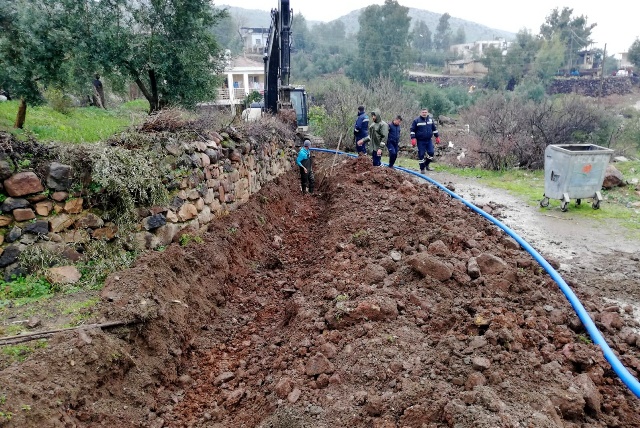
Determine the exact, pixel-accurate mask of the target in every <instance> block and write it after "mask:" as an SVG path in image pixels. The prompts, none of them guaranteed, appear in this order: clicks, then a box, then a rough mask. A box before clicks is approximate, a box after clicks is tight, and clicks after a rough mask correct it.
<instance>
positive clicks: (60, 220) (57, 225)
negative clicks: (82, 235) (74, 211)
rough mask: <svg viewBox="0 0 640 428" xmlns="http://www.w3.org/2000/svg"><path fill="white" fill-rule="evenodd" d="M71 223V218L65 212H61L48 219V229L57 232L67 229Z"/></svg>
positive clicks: (72, 221)
mask: <svg viewBox="0 0 640 428" xmlns="http://www.w3.org/2000/svg"><path fill="white" fill-rule="evenodd" d="M73 223H74V219H73V218H71V217H69V216H68V215H67V214H61V215H59V216H56V217H53V218H51V219H49V230H50V231H51V232H54V233H58V232H61V231H63V230H65V229H68V228H69V227H70V226H71V225H72V224H73Z"/></svg>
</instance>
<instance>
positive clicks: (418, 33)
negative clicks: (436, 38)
mask: <svg viewBox="0 0 640 428" xmlns="http://www.w3.org/2000/svg"><path fill="white" fill-rule="evenodd" d="M411 47H412V48H413V49H414V50H415V51H418V52H426V51H430V50H431V49H433V42H432V40H431V30H429V26H428V25H427V24H426V23H425V22H424V21H422V20H418V22H416V25H415V26H414V27H413V30H412V31H411Z"/></svg>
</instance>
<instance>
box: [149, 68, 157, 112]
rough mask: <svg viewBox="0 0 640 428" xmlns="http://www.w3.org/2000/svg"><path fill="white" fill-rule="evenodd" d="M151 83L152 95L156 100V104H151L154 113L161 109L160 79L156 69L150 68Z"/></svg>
mask: <svg viewBox="0 0 640 428" xmlns="http://www.w3.org/2000/svg"><path fill="white" fill-rule="evenodd" d="M149 85H150V86H151V95H152V96H153V101H154V104H153V105H152V106H151V113H153V112H154V111H158V110H160V103H159V102H158V101H159V100H158V81H157V79H156V72H155V70H154V69H150V70H149Z"/></svg>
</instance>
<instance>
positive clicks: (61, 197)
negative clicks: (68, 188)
mask: <svg viewBox="0 0 640 428" xmlns="http://www.w3.org/2000/svg"><path fill="white" fill-rule="evenodd" d="M68 197H69V193H67V192H54V193H53V195H51V199H53V200H54V201H56V202H63V201H65V200H66V199H67V198H68Z"/></svg>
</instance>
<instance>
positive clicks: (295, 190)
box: [0, 156, 640, 428]
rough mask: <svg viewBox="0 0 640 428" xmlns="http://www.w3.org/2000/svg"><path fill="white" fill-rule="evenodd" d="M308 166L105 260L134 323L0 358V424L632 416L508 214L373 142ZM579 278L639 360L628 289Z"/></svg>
mask: <svg viewBox="0 0 640 428" xmlns="http://www.w3.org/2000/svg"><path fill="white" fill-rule="evenodd" d="M322 160H324V161H326V162H331V161H332V158H329V157H326V158H322V156H319V157H318V161H319V162H318V164H320V163H321V162H320V161H322ZM318 169H319V170H320V169H321V168H318ZM326 171H328V169H327V170H326ZM326 171H325V172H326ZM318 178H319V182H320V184H319V186H318V187H319V189H318V191H319V193H320V195H317V196H303V195H301V194H300V192H299V184H298V179H297V176H296V174H295V173H294V172H291V173H289V174H287V175H286V176H284V177H281V178H280V179H278V180H276V181H275V182H273V183H271V184H269V185H267V186H265V187H264V188H263V190H262V191H261V192H260V193H259V194H257V195H254V196H253V197H252V199H251V201H250V202H249V203H248V204H246V205H245V206H243V207H242V208H241V209H240V210H238V211H236V212H234V213H232V214H230V215H229V216H226V217H223V218H220V219H219V220H218V221H216V222H214V224H213V225H211V226H210V227H209V229H208V231H207V232H206V233H205V234H204V235H203V242H202V243H198V242H193V241H192V242H191V243H189V244H188V245H186V246H184V247H183V246H180V245H178V244H173V245H171V246H170V247H168V248H167V249H166V251H164V252H161V253H159V252H156V253H149V254H147V255H145V256H144V257H142V258H141V259H140V260H139V261H138V262H137V263H136V265H135V266H134V267H133V268H132V269H129V270H127V271H123V272H119V273H117V274H114V275H112V276H110V277H109V279H108V281H107V284H106V286H105V289H104V291H103V293H102V295H103V300H104V302H103V317H104V320H109V321H110V320H121V319H125V320H136V321H140V323H139V324H137V325H135V326H133V327H126V328H119V329H116V330H111V331H108V332H103V331H100V330H91V331H83V332H74V333H68V334H65V335H59V336H56V337H55V338H54V339H52V340H51V341H50V343H49V345H48V346H47V347H46V348H44V349H41V350H39V351H37V352H36V353H34V354H33V355H32V356H31V357H30V358H29V359H28V360H27V361H25V362H23V363H22V364H16V365H12V366H11V367H9V368H7V369H5V370H3V371H2V372H0V398H1V397H5V398H3V399H2V400H1V401H0V412H4V415H7V413H8V412H10V413H11V420H10V421H7V418H6V416H5V417H4V419H2V415H3V414H2V413H0V421H4V422H0V426H3V425H6V426H16V427H36V426H38V427H49V426H54V427H57V426H60V427H63V426H64V427H74V426H77V427H94V426H95V427H97V426H110V427H112V426H121V427H136V426H138V427H155V428H159V427H163V426H164V427H265V428H266V427H274V428H275V427H278V428H284V427H389V428H391V427H407V428H408V427H415V428H419V427H447V426H449V427H454V426H455V427H576V428H577V427H609V426H611V427H634V426H640V401H638V399H637V398H636V397H635V396H633V394H631V393H630V392H629V391H628V389H627V388H626V387H625V386H624V385H623V384H622V383H621V382H620V381H619V380H618V379H617V378H616V377H615V375H614V374H613V372H612V370H611V369H610V367H609V364H608V363H607V362H606V361H605V360H604V358H603V357H602V355H601V354H600V352H599V351H598V348H597V347H595V346H594V345H592V344H591V343H590V341H589V340H588V336H587V335H586V334H585V332H584V330H583V329H582V327H581V325H580V323H579V321H578V319H577V317H576V316H575V315H574V314H573V311H572V309H571V308H570V305H569V304H568V303H567V302H566V301H565V298H564V296H562V294H561V293H560V291H558V289H557V286H556V285H555V284H554V283H553V281H552V280H551V279H550V278H549V276H548V275H547V274H546V273H545V272H543V271H542V270H541V269H540V268H539V267H538V266H537V264H536V263H535V262H534V261H533V259H532V258H531V256H529V255H528V254H527V253H526V252H524V251H523V250H521V249H520V248H519V247H518V246H517V244H516V243H515V241H513V240H512V239H511V238H509V237H508V236H507V235H506V234H504V233H503V232H502V231H501V230H499V229H498V228H497V227H495V226H493V225H491V224H490V223H488V222H487V221H486V220H484V219H483V218H481V217H480V216H478V215H477V214H474V213H472V212H471V211H470V210H469V209H467V208H465V207H464V206H463V205H462V204H461V203H460V202H458V201H456V200H454V199H452V198H450V197H449V196H447V195H445V194H444V193H442V192H441V191H439V190H437V189H436V188H434V187H433V186H430V185H428V184H426V183H418V182H417V181H415V180H413V179H411V178H409V177H407V176H406V175H402V174H401V173H399V172H397V171H394V170H391V169H389V168H374V167H372V166H371V165H370V160H368V159H366V158H365V159H349V160H347V161H344V162H341V163H339V164H338V165H337V166H336V167H335V168H334V169H333V170H332V175H331V176H330V177H328V176H327V175H326V174H323V173H322V172H319V173H318ZM474 263H477V267H478V270H475V269H474ZM472 277H473V278H472ZM576 281H579V278H578V279H575V278H574V279H573V280H572V282H573V283H575V282H576ZM575 285H577V286H578V287H577V290H576V292H577V294H578V295H579V297H581V298H582V299H583V303H584V304H585V307H586V308H587V309H588V310H589V311H590V313H591V314H592V315H593V317H594V318H595V319H596V320H597V324H598V325H599V326H600V327H602V329H603V331H604V334H605V336H606V337H607V339H608V341H609V343H610V344H611V345H612V348H613V349H615V350H616V352H618V353H619V354H620V355H621V358H622V361H623V362H624V363H625V365H626V366H627V367H628V368H629V369H630V371H631V372H632V373H633V374H634V375H635V374H636V371H640V360H639V359H638V356H639V351H638V345H640V341H638V340H637V339H638V337H639V336H638V334H637V333H636V332H635V330H634V329H633V328H635V327H636V326H637V323H636V322H635V321H633V319H632V317H631V314H630V313H628V312H632V309H631V308H620V307H618V306H615V305H611V306H608V307H604V306H603V305H602V304H600V303H598V301H596V299H594V298H593V296H592V294H590V293H584V292H583V291H582V290H581V288H580V287H579V285H580V284H579V283H578V284H575ZM624 309H626V310H627V311H626V312H625V310H624ZM632 327H633V328H632Z"/></svg>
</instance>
